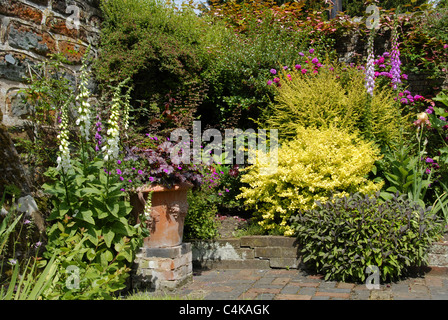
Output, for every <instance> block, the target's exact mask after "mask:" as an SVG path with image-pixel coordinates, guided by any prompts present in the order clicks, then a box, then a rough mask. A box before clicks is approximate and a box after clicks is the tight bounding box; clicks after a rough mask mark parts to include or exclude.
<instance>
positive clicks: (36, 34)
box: [0, 0, 101, 127]
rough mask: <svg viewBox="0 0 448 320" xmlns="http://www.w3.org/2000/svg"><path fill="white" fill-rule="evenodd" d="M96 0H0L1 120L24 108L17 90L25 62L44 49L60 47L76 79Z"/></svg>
mask: <svg viewBox="0 0 448 320" xmlns="http://www.w3.org/2000/svg"><path fill="white" fill-rule="evenodd" d="M100 17H101V13H100V10H99V0H84V1H75V0H0V109H1V110H2V112H3V123H4V124H5V125H6V126H8V127H9V126H18V125H21V124H22V121H23V120H22V118H23V117H24V116H25V115H26V114H27V113H29V110H28V106H24V105H23V104H22V102H21V99H20V97H19V96H18V91H19V90H20V89H22V88H24V87H25V81H26V79H27V78H28V77H29V74H30V68H31V67H32V66H34V65H35V64H36V63H38V62H40V61H43V60H44V59H45V58H47V57H48V54H54V53H62V54H63V55H64V56H65V57H66V58H67V60H68V63H67V64H66V65H65V68H66V71H67V74H68V77H69V80H71V81H72V82H73V83H75V82H76V72H77V71H78V70H79V68H80V65H81V58H82V57H83V55H84V53H85V52H86V49H87V47H88V46H89V44H91V46H92V48H93V52H95V48H96V46H97V45H98V41H99V25H100ZM76 21H79V25H77V24H75V22H76Z"/></svg>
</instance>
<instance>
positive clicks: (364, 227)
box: [292, 193, 441, 281]
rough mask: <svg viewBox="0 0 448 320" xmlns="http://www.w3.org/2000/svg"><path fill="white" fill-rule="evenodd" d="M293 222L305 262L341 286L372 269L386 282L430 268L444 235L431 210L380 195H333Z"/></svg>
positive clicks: (360, 278) (401, 199) (399, 196)
mask: <svg viewBox="0 0 448 320" xmlns="http://www.w3.org/2000/svg"><path fill="white" fill-rule="evenodd" d="M292 220H293V223H294V224H295V226H296V232H297V237H298V241H299V243H300V245H301V247H302V253H303V258H304V260H303V261H304V262H305V263H307V264H308V265H309V266H310V267H312V268H313V269H315V270H316V271H317V272H319V273H323V274H324V275H325V279H331V280H336V281H346V280H351V281H364V280H365V279H366V276H367V274H366V268H367V267H368V266H371V265H373V266H377V267H378V268H379V270H380V276H381V279H382V280H391V279H395V278H397V277H399V276H402V275H403V274H404V273H405V272H406V271H407V269H408V268H409V267H411V266H420V265H424V264H425V263H426V259H427V257H426V252H427V249H428V247H429V245H430V244H431V243H432V242H433V241H435V240H436V239H438V236H439V234H440V231H441V228H440V226H441V224H440V222H439V221H438V220H437V218H436V217H435V216H434V215H432V214H431V212H430V208H426V209H425V208H422V207H420V206H419V205H418V204H417V203H415V202H414V203H413V202H411V201H409V200H407V199H406V198H405V197H404V196H402V195H398V194H397V195H395V196H394V197H393V198H392V199H390V200H387V201H385V202H381V201H379V194H377V195H376V196H374V197H369V196H364V195H361V194H359V193H355V194H351V195H350V196H348V197H342V198H341V197H339V198H338V197H336V196H333V197H332V198H331V199H330V201H328V202H326V203H325V204H324V203H320V202H317V207H316V208H315V209H314V210H310V211H304V212H299V214H297V216H295V217H293V218H292Z"/></svg>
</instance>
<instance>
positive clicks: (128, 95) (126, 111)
mask: <svg viewBox="0 0 448 320" xmlns="http://www.w3.org/2000/svg"><path fill="white" fill-rule="evenodd" d="M131 90H132V87H128V90H127V91H126V95H125V96H124V105H123V129H124V132H125V134H126V135H127V132H128V128H129V107H130V102H129V100H130V99H131Z"/></svg>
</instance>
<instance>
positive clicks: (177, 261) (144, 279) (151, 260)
mask: <svg viewBox="0 0 448 320" xmlns="http://www.w3.org/2000/svg"><path fill="white" fill-rule="evenodd" d="M192 279H193V265H192V251H191V244H190V243H182V244H181V245H179V246H175V247H169V248H147V247H144V248H142V249H141V250H140V252H139V253H138V254H137V255H136V259H135V261H134V270H133V272H132V288H133V289H139V290H142V289H143V290H149V291H156V290H174V289H176V288H178V287H179V286H182V285H184V284H185V283H187V282H188V281H191V280H192Z"/></svg>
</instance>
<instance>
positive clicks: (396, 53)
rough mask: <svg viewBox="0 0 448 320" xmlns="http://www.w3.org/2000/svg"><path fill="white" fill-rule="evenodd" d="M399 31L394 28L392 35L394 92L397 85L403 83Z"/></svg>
mask: <svg viewBox="0 0 448 320" xmlns="http://www.w3.org/2000/svg"><path fill="white" fill-rule="evenodd" d="M398 46H399V44H398V31H397V28H396V27H395V28H394V31H393V35H392V53H391V57H390V64H391V69H390V74H391V76H392V80H391V82H392V86H393V88H394V90H396V89H397V85H398V84H399V83H401V79H400V78H401V70H400V66H401V61H400V50H399V49H398Z"/></svg>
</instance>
